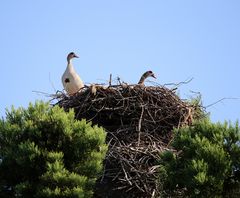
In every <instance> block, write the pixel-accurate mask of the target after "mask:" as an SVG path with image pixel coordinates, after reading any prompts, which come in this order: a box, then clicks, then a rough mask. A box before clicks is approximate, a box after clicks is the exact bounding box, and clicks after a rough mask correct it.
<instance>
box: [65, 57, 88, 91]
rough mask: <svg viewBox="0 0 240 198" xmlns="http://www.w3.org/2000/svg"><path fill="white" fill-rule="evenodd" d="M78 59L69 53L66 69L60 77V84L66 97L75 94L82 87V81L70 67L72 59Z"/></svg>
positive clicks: (71, 66)
mask: <svg viewBox="0 0 240 198" xmlns="http://www.w3.org/2000/svg"><path fill="white" fill-rule="evenodd" d="M73 58H79V57H78V56H77V55H76V54H75V53H74V52H70V53H69V54H68V56H67V68H66V70H65V72H64V73H63V75H62V84H63V87H64V89H65V90H66V92H67V94H68V95H70V96H71V95H74V94H76V93H77V92H78V91H79V90H80V89H81V88H83V87H84V83H83V81H82V79H81V78H80V77H79V75H78V74H77V72H76V71H75V69H74V67H73V65H72V59H73Z"/></svg>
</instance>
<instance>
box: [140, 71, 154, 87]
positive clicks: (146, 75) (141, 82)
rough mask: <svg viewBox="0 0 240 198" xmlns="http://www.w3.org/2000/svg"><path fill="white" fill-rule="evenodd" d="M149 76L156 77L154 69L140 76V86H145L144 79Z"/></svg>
mask: <svg viewBox="0 0 240 198" xmlns="http://www.w3.org/2000/svg"><path fill="white" fill-rule="evenodd" d="M148 77H153V78H156V77H155V75H154V73H153V72H152V71H146V72H145V73H144V74H143V75H142V76H141V78H140V80H139V82H138V84H139V85H140V86H144V81H145V80H146V78H148Z"/></svg>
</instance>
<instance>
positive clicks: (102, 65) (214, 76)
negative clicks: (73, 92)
mask: <svg viewBox="0 0 240 198" xmlns="http://www.w3.org/2000/svg"><path fill="white" fill-rule="evenodd" d="M0 25H1V26H0V28H1V31H0V44H1V45H0V46H1V47H0V57H1V65H0V75H1V83H2V86H1V94H0V115H1V116H4V115H5V108H6V107H8V108H9V107H10V106H11V105H14V106H15V107H19V106H24V107H26V106H27V105H28V103H29V102H34V101H35V100H36V99H44V100H46V101H47V100H49V98H46V97H44V96H42V95H39V94H36V93H34V92H33V91H42V92H47V93H55V90H62V84H61V75H62V73H63V72H64V70H65V67H66V55H67V54H68V53H69V52H70V51H74V52H75V53H76V54H78V55H79V56H80V58H79V59H76V60H74V66H75V68H76V70H77V71H78V73H79V75H80V76H81V78H82V79H83V80H84V81H85V82H87V83H94V82H95V83H103V82H105V81H107V80H108V79H109V74H110V73H112V74H113V76H114V77H117V76H119V77H120V78H121V79H122V80H124V81H125V82H129V83H136V82H137V81H138V79H139V77H140V75H141V74H142V73H143V72H145V71H146V70H149V69H151V70H153V71H154V73H155V74H156V75H157V77H158V79H157V81H156V82H158V83H159V84H165V83H171V82H176V83H177V82H180V81H184V80H186V79H190V78H194V79H193V80H192V81H191V82H190V83H189V84H187V85H183V86H181V87H180V94H181V97H182V98H188V97H189V96H191V95H192V93H191V91H195V92H201V94H202V96H203V104H204V105H209V104H211V103H213V102H215V101H217V100H219V99H221V98H223V97H236V98H240V88H239V86H240V76H239V74H240V1H239V0H229V1H227V0H195V1H193V0H181V1H179V0H169V1H165V0H151V1H147V0H144V1H143V0H115V1H113V0H90V1H83V0H72V1H71V0H69V1H60V0H51V1H50V0H41V1H40V0H39V1H31V0H28V1H27V0H21V1H16V0H15V1H14V0H9V1H1V3H0ZM207 110H208V111H209V112H210V113H211V119H212V121H214V122H215V121H221V122H223V121H224V120H231V121H233V122H234V121H236V120H237V119H239V118H240V100H225V101H223V102H221V103H218V104H216V105H214V106H213V107H211V108H208V109H207Z"/></svg>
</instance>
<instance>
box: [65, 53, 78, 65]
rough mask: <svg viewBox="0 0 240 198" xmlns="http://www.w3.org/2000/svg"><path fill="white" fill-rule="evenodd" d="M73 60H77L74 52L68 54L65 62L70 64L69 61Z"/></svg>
mask: <svg viewBox="0 0 240 198" xmlns="http://www.w3.org/2000/svg"><path fill="white" fill-rule="evenodd" d="M73 58H79V57H78V56H77V55H76V54H75V53H74V52H70V53H69V54H68V56H67V61H68V63H69V62H70V60H71V59H73Z"/></svg>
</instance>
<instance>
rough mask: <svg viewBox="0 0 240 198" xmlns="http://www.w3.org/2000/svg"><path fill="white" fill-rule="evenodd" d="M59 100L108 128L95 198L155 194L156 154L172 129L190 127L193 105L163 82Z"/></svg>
mask: <svg viewBox="0 0 240 198" xmlns="http://www.w3.org/2000/svg"><path fill="white" fill-rule="evenodd" d="M57 104H58V105H59V106H61V107H63V108H64V109H65V110H66V111H68V110H69V109H70V108H73V109H74V111H75V116H76V119H78V120H81V119H82V118H85V119H86V120H88V121H92V123H93V124H98V125H100V126H102V127H104V128H105V129H106V131H107V143H108V145H109V150H108V153H107V156H106V159H105V166H104V167H105V168H104V172H103V175H102V177H101V179H99V180H98V181H97V189H96V193H95V194H96V195H95V197H113V196H114V197H159V195H160V193H161V192H160V187H161V181H160V179H159V160H160V154H161V153H162V152H163V151H165V150H170V149H171V148H169V147H168V144H169V142H170V141H171V140H172V138H173V129H174V128H178V127H181V126H183V125H190V124H191V123H192V121H193V119H194V118H195V117H196V116H197V115H195V112H196V111H195V109H196V106H194V105H191V104H190V103H189V102H186V101H183V100H181V99H180V98H179V96H178V95H177V94H176V93H175V91H173V90H171V89H168V88H166V87H162V86H149V87H141V86H138V85H135V86H129V85H115V86H109V87H102V86H95V85H93V86H90V87H85V88H83V89H82V90H81V91H80V92H79V93H77V94H76V95H74V96H66V95H64V94H62V96H61V98H60V99H59V101H58V102H57Z"/></svg>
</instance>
